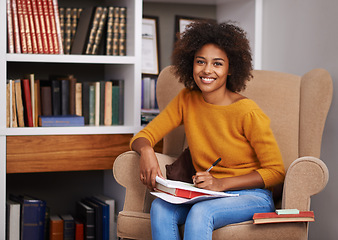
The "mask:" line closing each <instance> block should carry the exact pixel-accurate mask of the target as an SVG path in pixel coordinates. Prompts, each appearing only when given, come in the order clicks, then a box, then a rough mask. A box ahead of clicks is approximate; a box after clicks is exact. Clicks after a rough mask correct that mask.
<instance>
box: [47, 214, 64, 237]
mask: <svg viewBox="0 0 338 240" xmlns="http://www.w3.org/2000/svg"><path fill="white" fill-rule="evenodd" d="M49 239H50V240H63V220H62V219H61V218H60V217H59V216H58V215H51V216H50V221H49Z"/></svg>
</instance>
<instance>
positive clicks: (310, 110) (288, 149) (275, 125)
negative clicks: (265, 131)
mask: <svg viewBox="0 0 338 240" xmlns="http://www.w3.org/2000/svg"><path fill="white" fill-rule="evenodd" d="M252 75H253V79H251V80H250V81H249V82H248V84H247V88H246V90H245V91H243V92H242V94H243V95H244V96H246V97H248V98H250V99H252V100H254V101H255V102H256V103H257V104H258V105H259V106H260V107H261V108H262V110H263V111H264V112H265V113H266V114H267V115H268V116H269V117H270V119H271V128H272V131H273V132H274V135H275V137H276V140H277V142H278V145H279V147H280V150H281V153H282V156H283V160H284V165H285V168H286V169H288V167H289V166H290V164H291V163H292V162H293V161H294V160H295V159H297V158H298V157H301V156H314V157H318V158H319V155H320V149H321V141H322V134H323V130H324V125H325V120H326V116H327V113H328V110H329V108H330V104H331V99H332V79H331V76H330V74H329V73H328V72H327V71H326V70H324V69H314V70H312V71H310V72H308V73H307V74H305V75H303V76H297V75H292V74H288V73H282V72H274V71H263V70H254V71H253V72H252ZM183 87H184V85H183V84H182V83H179V81H178V78H177V77H176V76H175V75H174V74H173V70H172V67H171V66H169V67H166V68H165V69H163V70H162V71H161V73H160V75H159V77H158V82H157V90H156V91H157V101H158V105H159V108H160V110H162V109H164V108H165V106H166V105H167V104H168V103H169V102H170V100H171V99H173V98H174V97H175V96H176V95H177V94H178V92H179V91H180V90H181V89H182V88H183ZM186 146H187V143H186V139H185V134H184V127H183V126H180V127H179V128H177V129H175V130H173V131H172V132H171V133H169V134H168V135H167V136H165V138H164V141H163V153H164V154H167V155H171V156H178V155H179V154H180V153H181V152H182V151H183V150H184V148H185V147H186Z"/></svg>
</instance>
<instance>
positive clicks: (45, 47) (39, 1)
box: [33, 0, 50, 54]
mask: <svg viewBox="0 0 338 240" xmlns="http://www.w3.org/2000/svg"><path fill="white" fill-rule="evenodd" d="M33 1H36V5H37V9H38V16H39V23H40V30H41V39H42V47H43V53H46V54H48V53H50V52H49V45H48V36H47V30H46V22H45V15H44V11H43V5H42V0H33Z"/></svg>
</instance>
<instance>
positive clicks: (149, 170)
mask: <svg viewBox="0 0 338 240" xmlns="http://www.w3.org/2000/svg"><path fill="white" fill-rule="evenodd" d="M156 176H159V177H162V178H163V176H162V173H161V170H160V166H159V164H158V160H157V158H156V155H155V152H154V149H153V148H152V147H149V148H148V147H147V148H144V149H142V151H141V156H140V179H141V182H142V183H143V184H144V185H146V186H147V187H148V189H149V190H151V191H153V190H154V188H155V184H156V181H155V179H156Z"/></svg>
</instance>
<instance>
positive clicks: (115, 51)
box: [112, 7, 120, 56]
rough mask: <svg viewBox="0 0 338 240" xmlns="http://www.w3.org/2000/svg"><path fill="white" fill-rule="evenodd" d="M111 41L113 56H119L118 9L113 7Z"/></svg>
mask: <svg viewBox="0 0 338 240" xmlns="http://www.w3.org/2000/svg"><path fill="white" fill-rule="evenodd" d="M113 19H114V20H113V40H112V44H113V45H112V49H113V55H115V56H117V55H119V25H120V7H114V18H113Z"/></svg>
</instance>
